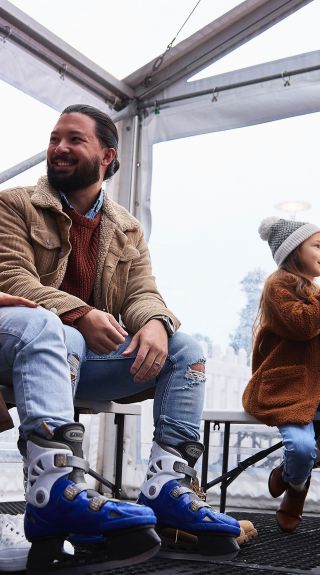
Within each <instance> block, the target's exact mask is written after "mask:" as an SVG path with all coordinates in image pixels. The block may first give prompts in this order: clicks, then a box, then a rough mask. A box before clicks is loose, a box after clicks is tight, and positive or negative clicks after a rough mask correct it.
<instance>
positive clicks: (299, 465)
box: [243, 218, 320, 532]
mask: <svg viewBox="0 0 320 575" xmlns="http://www.w3.org/2000/svg"><path fill="white" fill-rule="evenodd" d="M259 233H260V236H261V238H262V239H264V240H267V241H268V243H269V246H270V248H271V252H272V255H273V258H274V260H275V262H276V263H277V265H278V270H277V271H276V272H274V273H273V274H272V275H271V276H269V278H268V279H267V281H266V284H265V287H264V290H263V293H262V296H261V302H260V310H259V316H258V320H259V321H258V327H257V330H256V334H255V342H254V349H253V358H252V372H253V375H252V378H251V379H250V381H249V383H248V385H247V387H246V389H245V391H244V394H243V406H244V408H245V410H246V411H247V412H248V413H250V414H251V415H254V416H255V417H257V418H258V419H260V420H261V421H263V422H264V423H266V424H267V425H276V426H277V427H278V428H279V431H280V434H281V436H282V440H283V445H284V458H283V462H282V463H281V465H279V466H278V467H276V468H275V469H274V470H273V471H272V472H271V474H270V477H269V483H268V487H269V491H270V494H271V495H272V497H279V496H280V495H282V494H283V493H284V494H285V495H284V497H283V499H282V502H281V504H280V507H279V509H278V511H277V522H278V525H279V527H280V528H281V529H282V530H283V531H287V532H292V531H294V530H295V529H296V528H297V527H298V525H299V523H300V522H301V519H302V517H301V515H302V511H303V505H304V501H305V498H306V495H307V492H308V487H309V483H310V476H311V471H312V468H313V466H314V463H315V460H316V440H315V433H314V427H313V418H314V415H315V412H316V410H317V407H318V405H319V403H320V289H319V286H318V285H317V284H316V283H315V281H314V280H315V278H316V277H318V276H320V228H319V227H318V226H315V225H314V224H308V223H304V222H296V221H292V220H283V219H277V218H266V219H265V220H263V222H262V223H261V225H260V228H259Z"/></svg>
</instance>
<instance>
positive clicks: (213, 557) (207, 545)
mask: <svg viewBox="0 0 320 575" xmlns="http://www.w3.org/2000/svg"><path fill="white" fill-rule="evenodd" d="M158 534H159V535H160V537H161V550H160V553H159V556H161V557H168V558H172V559H186V560H188V561H206V562H209V563H210V561H212V562H214V561H217V560H224V561H231V560H232V559H234V558H235V557H236V556H237V555H238V553H239V550H240V548H239V545H238V543H237V542H236V540H235V538H234V537H230V536H226V535H223V534H221V535H220V534H214V533H211V534H210V533H199V534H196V533H190V532H188V531H182V530H181V529H174V528H172V527H161V528H159V529H158Z"/></svg>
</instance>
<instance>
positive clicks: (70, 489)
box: [63, 483, 88, 501]
mask: <svg viewBox="0 0 320 575" xmlns="http://www.w3.org/2000/svg"><path fill="white" fill-rule="evenodd" d="M87 490H88V485H87V483H75V484H74V485H68V486H67V487H66V488H65V490H64V492H63V494H64V496H65V498H66V499H68V500H69V501H73V500H74V499H75V498H76V497H77V495H79V493H81V491H87Z"/></svg>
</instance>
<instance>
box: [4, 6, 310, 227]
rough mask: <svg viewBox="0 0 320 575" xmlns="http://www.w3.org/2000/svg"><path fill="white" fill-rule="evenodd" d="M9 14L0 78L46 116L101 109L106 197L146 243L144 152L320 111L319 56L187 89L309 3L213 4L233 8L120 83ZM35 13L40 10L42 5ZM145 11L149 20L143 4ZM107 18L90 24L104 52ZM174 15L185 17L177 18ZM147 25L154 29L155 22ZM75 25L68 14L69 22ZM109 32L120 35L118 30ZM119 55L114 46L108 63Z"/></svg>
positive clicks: (28, 20) (10, 10)
mask: <svg viewBox="0 0 320 575" xmlns="http://www.w3.org/2000/svg"><path fill="white" fill-rule="evenodd" d="M15 4H19V1H18V0H17V1H16V2H15ZM15 4H12V3H10V2H8V0H0V34H1V36H2V40H3V41H2V45H1V49H0V62H1V65H0V78H1V79H2V80H3V81H5V82H7V83H9V84H11V85H12V86H14V87H16V88H18V89H19V90H22V91H23V92H24V93H26V94H28V95H29V96H32V97H33V98H35V99H37V100H38V101H40V102H42V103H44V104H46V105H48V106H50V107H51V108H54V109H55V110H58V111H61V110H62V109H63V108H64V107H65V106H66V105H68V104H71V103H75V102H85V103H90V104H92V105H94V106H97V107H99V108H101V109H105V111H106V112H108V113H109V114H110V115H111V116H112V117H113V119H114V120H115V121H116V122H119V126H118V127H119V131H120V135H121V136H122V138H121V164H122V168H121V171H120V174H119V176H116V177H115V181H114V190H113V191H114V194H115V196H116V197H117V198H118V200H119V201H120V202H121V203H122V204H123V205H125V206H126V207H128V208H129V209H131V211H132V212H133V213H135V215H136V216H137V217H138V218H140V219H141V220H142V222H143V224H144V226H145V228H146V232H147V235H148V233H149V231H150V210H149V206H150V193H151V192H150V190H151V173H152V145H153V143H155V142H160V141H164V140H169V139H175V138H182V137H186V136H190V135H194V134H200V133H207V132H214V131H219V130H227V129H230V128H235V127H242V126H245V125H252V124H256V123H262V122H269V121H272V120H275V119H279V118H285V117H289V116H295V115H300V114H307V113H311V112H315V111H319V107H320V97H319V96H320V93H319V90H320V82H319V80H320V58H319V56H320V52H319V51H311V52H307V53H303V54H297V55H291V56H288V57H285V58H281V59H276V60H274V61H271V62H266V63H263V64H258V65H254V66H249V67H247V68H242V69H239V70H235V71H231V72H227V73H222V74H221V73H219V74H215V75H211V76H210V77H205V78H201V79H191V80H190V78H192V76H194V75H195V74H197V73H199V72H200V71H202V70H203V69H204V68H206V67H207V66H209V65H210V64H212V63H214V62H217V61H218V60H220V59H221V58H223V57H225V56H226V55H227V54H229V53H231V52H232V51H234V50H236V49H239V47H240V46H241V45H243V44H245V43H247V42H249V41H250V40H252V39H253V38H254V37H256V36H257V35H259V34H261V33H263V32H265V31H266V30H268V29H269V28H271V27H272V26H274V25H276V24H278V23H279V22H280V21H282V20H284V19H285V18H288V16H290V15H291V14H293V13H294V12H296V11H299V10H300V9H303V8H304V7H305V6H306V5H308V4H310V5H314V7H316V4H317V0H313V1H311V0H290V1H288V0H245V1H244V2H242V3H240V4H238V3H237V2H230V3H228V2H222V3H221V2H215V3H214V4H215V5H219V7H220V9H221V5H222V6H223V5H224V6H227V4H228V6H229V4H231V5H232V6H233V7H232V9H231V10H229V11H228V12H227V13H225V14H223V13H222V15H221V13H220V15H218V16H219V17H217V18H216V19H214V20H213V21H211V22H210V23H208V24H206V25H205V26H204V27H202V28H201V29H199V30H197V31H196V32H194V33H193V34H192V35H190V36H189V37H188V38H186V39H184V40H182V41H181V42H180V43H178V44H177V45H175V46H172V47H171V45H170V44H169V45H168V48H167V49H166V50H164V51H163V52H162V54H160V56H158V57H156V58H155V59H153V60H150V61H149V62H148V63H146V64H144V65H143V66H142V67H140V68H138V69H137V70H135V71H134V72H132V73H130V74H129V75H127V76H126V77H125V78H124V79H123V80H119V79H117V78H116V77H115V76H114V75H113V74H110V73H109V72H107V71H106V70H104V69H103V67H102V66H100V65H98V64H97V63H95V62H93V61H92V60H91V59H89V58H88V57H87V56H86V55H84V54H83V53H81V52H80V51H78V50H76V49H75V48H73V47H72V46H70V45H69V44H67V43H66V42H65V41H64V40H62V39H61V38H59V37H58V36H57V35H55V34H54V33H53V32H51V31H50V30H49V29H47V28H45V27H44V26H43V25H42V24H40V23H39V22H38V21H37V20H35V19H34V18H32V17H31V16H30V15H28V14H26V13H25V12H23V11H22V10H20V9H19V8H17V6H16V5H15ZM20 4H21V2H20ZM22 4H23V6H25V5H26V4H27V2H24V3H22ZM40 4H41V3H40ZM40 4H39V8H40ZM43 4H46V10H49V4H48V3H42V6H43ZM177 4H178V3H177ZM76 5H77V4H75V3H73V6H74V7H75V6H76ZM106 5H107V3H104V4H103V6H104V7H106ZM147 5H148V7H149V15H150V12H152V11H150V1H149V2H148V4H147ZM50 6H51V4H50ZM100 6H101V3H100ZM181 6H182V5H181V4H180V5H179V10H178V15H181V12H182V10H181ZM183 6H185V3H183ZM193 7H194V3H192V6H191V8H193ZM51 8H52V6H51ZM56 8H57V4H56V3H55V9H56ZM152 9H153V10H156V9H157V10H158V11H159V10H161V2H160V3H157V4H156V3H154V5H153V7H152ZM317 9H318V10H319V6H318V7H317ZM114 10H115V7H114V4H112V6H111V5H110V6H109V11H108V10H106V12H105V13H104V9H103V8H100V13H99V14H96V17H99V16H101V18H102V19H103V18H104V17H105V20H106V22H105V30H106V46H107V44H108V27H110V26H113V25H114V23H113V21H112V18H111V17H110V14H111V13H112V11H113V12H114ZM190 11H191V10H190ZM183 12H184V16H183V17H185V8H184V11H183ZM179 13H180V14H179ZM301 13H302V10H301ZM298 14H299V12H297V15H298ZM108 16H109V18H108ZM151 16H152V18H153V22H155V20H156V18H157V15H155V14H151ZM77 17H78V13H77V9H76V8H75V12H74V18H75V19H77ZM125 17H126V16H125V14H123V15H122V18H123V19H125ZM182 19H183V18H181V19H180V23H181V20H182ZM67 24H68V23H67ZM69 24H70V23H69ZM117 27H121V21H118V22H117ZM92 32H93V33H94V32H95V30H93V31H92ZM135 34H136V35H139V30H137V29H135ZM88 43H90V37H89V31H88ZM119 49H121V46H120V47H119V48H118V47H117V48H116V49H113V53H114V52H115V53H116V52H117V50H119ZM108 50H109V51H110V46H109V47H108ZM114 57H115V56H114ZM44 157H45V152H40V153H39V154H37V155H36V157H35V158H34V159H32V161H31V163H32V162H33V163H36V162H38V161H40V160H42V159H44ZM29 164H30V162H29ZM29 164H28V165H29ZM22 167H23V166H22ZM19 169H21V167H20V168H19ZM13 173H14V172H13V171H12V169H9V170H7V171H6V173H5V174H2V181H4V178H7V177H8V175H9V176H10V175H12V174H13Z"/></svg>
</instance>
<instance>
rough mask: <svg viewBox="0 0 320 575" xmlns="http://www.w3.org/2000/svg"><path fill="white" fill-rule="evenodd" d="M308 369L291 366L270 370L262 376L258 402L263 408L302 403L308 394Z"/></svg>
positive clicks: (302, 366)
mask: <svg viewBox="0 0 320 575" xmlns="http://www.w3.org/2000/svg"><path fill="white" fill-rule="evenodd" d="M306 382H307V368H306V366H305V365H290V366H286V367H276V368H273V369H268V370H267V371H265V372H264V373H262V375H261V385H260V387H259V392H258V402H259V404H260V406H261V407H263V408H267V409H269V408H270V409H272V408H274V407H288V406H292V405H296V404H298V403H301V399H302V398H303V397H304V395H305V392H306Z"/></svg>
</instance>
